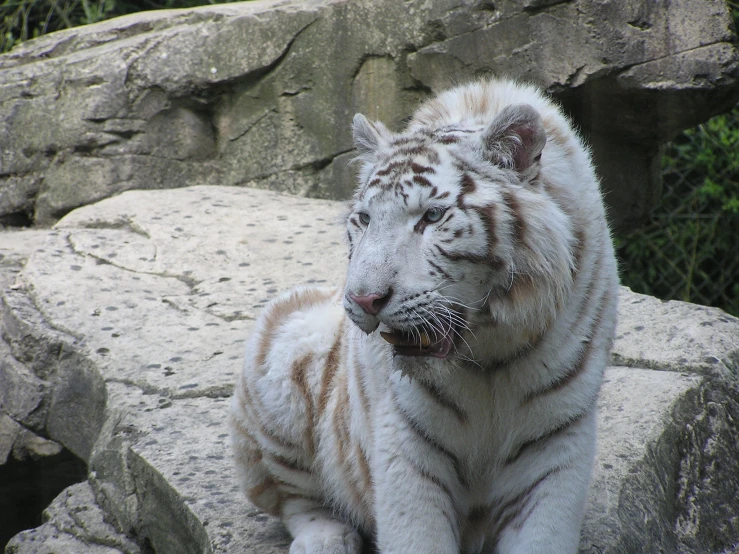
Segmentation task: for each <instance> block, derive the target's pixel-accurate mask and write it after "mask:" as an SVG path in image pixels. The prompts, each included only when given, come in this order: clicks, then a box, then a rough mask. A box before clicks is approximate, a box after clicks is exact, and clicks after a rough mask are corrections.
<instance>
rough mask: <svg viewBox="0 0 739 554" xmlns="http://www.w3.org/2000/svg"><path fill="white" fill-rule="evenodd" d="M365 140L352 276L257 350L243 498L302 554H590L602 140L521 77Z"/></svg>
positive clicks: (242, 384)
mask: <svg viewBox="0 0 739 554" xmlns="http://www.w3.org/2000/svg"><path fill="white" fill-rule="evenodd" d="M354 141H355V145H356V147H357V149H358V151H359V153H360V154H359V158H360V161H361V170H360V176H359V186H358V188H357V192H356V195H355V197H354V201H353V210H352V212H351V214H350V215H349V216H348V218H347V229H348V241H349V249H350V255H349V259H350V261H349V267H348V273H347V278H346V286H345V287H344V290H341V291H337V290H328V289H317V288H301V289H297V290H295V291H292V292H290V293H288V294H285V295H283V296H281V297H280V298H278V299H277V300H275V301H274V302H272V303H271V304H270V305H269V306H268V308H267V309H266V310H265V312H264V314H263V315H262V317H261V318H260V319H259V321H258V322H257V324H256V329H255V332H254V335H253V336H252V337H251V340H250V342H249V346H248V349H247V359H246V365H245V368H244V371H243V375H242V376H241V379H240V381H239V383H238V386H237V388H236V392H235V396H234V398H233V403H232V417H231V431H232V440H233V448H234V452H235V457H236V463H237V470H238V477H239V480H240V483H241V485H242V486H243V489H244V491H245V493H246V495H247V496H248V498H249V499H250V500H251V501H252V502H253V503H254V504H256V505H257V506H258V507H259V508H261V509H262V510H264V511H266V512H268V513H270V514H274V515H277V516H279V517H281V518H282V520H283V522H284V523H285V525H286V526H287V528H288V530H289V531H290V533H291V534H292V536H293V537H294V540H293V543H292V546H291V548H290V552H291V554H349V553H352V554H354V553H359V552H360V550H361V545H362V543H363V542H365V541H370V542H373V543H375V544H376V545H377V549H378V551H379V552H381V553H383V554H390V553H392V554H419V553H424V554H425V553H442V554H457V553H459V552H463V553H478V552H495V553H498V554H512V553H529V554H541V553H565V552H567V553H572V552H576V550H577V547H578V542H579V530H580V525H581V519H582V516H583V509H584V508H583V507H584V503H585V498H586V493H587V488H588V482H589V478H590V472H591V465H592V462H593V456H594V448H595V403H596V397H597V396H598V390H599V388H600V384H601V378H602V373H603V370H604V368H605V366H606V364H607V361H608V359H609V351H610V347H611V344H612V340H613V335H614V327H615V321H616V300H617V291H616V289H617V280H618V278H617V272H616V264H615V261H614V256H613V249H612V245H611V240H610V236H609V231H608V227H607V224H606V220H605V214H604V209H603V204H602V200H601V195H600V192H599V190H598V180H597V178H596V176H595V173H594V170H593V167H592V165H591V162H590V158H589V154H588V151H587V149H586V148H585V147H584V146H583V144H582V142H581V140H580V139H579V138H578V136H577V134H576V133H575V132H574V131H573V130H572V128H571V127H570V125H569V124H568V122H567V120H566V119H565V117H563V115H562V114H561V113H560V112H559V110H558V109H557V107H556V106H555V105H554V104H553V103H552V102H551V101H549V100H548V99H547V98H546V97H544V96H543V95H542V94H541V93H540V92H539V91H537V90H536V89H535V88H533V87H529V86H522V85H519V84H516V83H513V82H508V81H490V82H477V83H473V84H470V85H467V86H462V87H459V88H456V89H453V90H450V91H447V92H445V93H443V94H441V95H439V96H438V97H436V98H435V99H432V100H430V101H428V102H427V103H425V104H424V105H422V106H421V107H420V108H419V109H418V111H417V112H416V114H415V115H414V117H413V119H412V120H411V122H410V124H409V126H408V128H407V129H406V130H405V131H404V132H402V133H400V134H393V133H391V132H390V131H388V130H387V129H386V128H385V127H384V126H383V125H382V124H381V123H370V122H369V121H367V119H365V118H364V117H363V116H362V115H357V116H356V117H355V119H354Z"/></svg>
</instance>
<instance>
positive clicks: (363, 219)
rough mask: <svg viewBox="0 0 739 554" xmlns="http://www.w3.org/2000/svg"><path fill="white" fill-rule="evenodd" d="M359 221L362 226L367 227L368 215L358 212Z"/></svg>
mask: <svg viewBox="0 0 739 554" xmlns="http://www.w3.org/2000/svg"><path fill="white" fill-rule="evenodd" d="M359 221H361V222H362V224H363V225H369V222H370V216H369V214H366V213H364V212H359Z"/></svg>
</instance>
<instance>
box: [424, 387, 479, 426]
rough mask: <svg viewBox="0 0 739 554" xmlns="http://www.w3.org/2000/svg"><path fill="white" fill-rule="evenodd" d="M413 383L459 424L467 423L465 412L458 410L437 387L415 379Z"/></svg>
mask: <svg viewBox="0 0 739 554" xmlns="http://www.w3.org/2000/svg"><path fill="white" fill-rule="evenodd" d="M414 383H415V384H417V385H418V386H419V387H421V389H423V390H424V391H425V392H426V394H427V395H428V396H430V397H431V398H432V399H433V400H434V401H435V402H436V403H437V404H439V405H440V406H442V407H443V408H446V409H447V410H449V411H450V412H452V413H453V414H454V415H455V417H456V418H457V419H458V420H459V422H460V423H462V424H465V423H467V412H465V411H464V410H463V409H462V408H460V407H459V406H458V405H457V404H456V403H455V402H454V401H453V400H452V399H451V398H449V397H448V396H447V395H446V394H445V393H444V391H442V390H441V389H440V388H439V387H437V386H436V385H435V384H433V383H430V382H427V381H423V380H421V379H416V380H415V381H414Z"/></svg>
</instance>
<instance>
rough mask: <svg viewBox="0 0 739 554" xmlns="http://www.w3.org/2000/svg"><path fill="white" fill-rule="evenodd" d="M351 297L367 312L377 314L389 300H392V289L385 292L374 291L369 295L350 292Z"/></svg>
mask: <svg viewBox="0 0 739 554" xmlns="http://www.w3.org/2000/svg"><path fill="white" fill-rule="evenodd" d="M349 298H351V299H352V300H353V301H354V302H356V303H357V305H358V306H359V307H360V308H362V309H363V310H364V311H365V313H368V314H370V315H375V314H377V312H379V311H380V310H381V309H382V308H383V307H384V306H385V304H387V301H388V300H390V291H388V292H386V293H385V294H378V293H376V292H373V293H372V294H368V295H367V296H357V295H356V294H349Z"/></svg>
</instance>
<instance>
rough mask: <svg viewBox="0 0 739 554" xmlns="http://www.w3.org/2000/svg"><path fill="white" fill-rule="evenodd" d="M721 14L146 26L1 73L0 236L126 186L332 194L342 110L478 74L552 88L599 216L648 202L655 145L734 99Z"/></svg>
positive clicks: (441, 8)
mask: <svg viewBox="0 0 739 554" xmlns="http://www.w3.org/2000/svg"><path fill="white" fill-rule="evenodd" d="M738 60H739V56H738V55H737V48H736V35H735V33H734V30H733V28H732V23H731V16H730V13H729V8H728V7H727V5H726V3H725V2H724V0H679V1H671V2H666V1H665V2H657V3H654V2H651V3H650V2H647V3H645V2H642V1H640V0H623V1H619V2H590V1H588V0H555V1H552V0H526V1H524V2H517V1H514V0H501V1H497V2H490V1H488V0H440V1H435V2H425V1H422V0H410V1H406V2H397V1H395V0H351V1H350V0H339V1H336V0H313V1H311V2H305V1H298V0H268V1H264V2H254V3H241V4H227V5H220V6H211V7H206V8H202V9H195V10H182V11H165V12H148V13H141V14H138V15H132V16H129V17H123V18H119V19H115V20H111V21H107V22H103V23H100V24H97V25H92V26H88V27H80V28H76V29H71V30H68V31H63V32H59V33H53V34H51V35H47V36H43V37H41V38H39V39H36V40H32V41H29V42H27V43H24V44H21V45H20V46H18V47H16V48H15V49H14V50H13V51H12V52H11V53H9V54H6V55H4V56H0V137H2V139H0V146H1V147H0V221H6V222H10V221H13V220H16V221H17V220H21V221H23V220H28V221H34V222H36V223H38V224H41V225H48V224H51V223H53V222H54V221H56V220H57V219H58V218H59V217H61V216H62V215H64V214H66V213H67V212H69V211H70V210H71V209H73V208H76V207H78V206H82V205H86V204H89V203H91V202H95V201H97V200H100V199H102V198H107V197H109V196H111V195H114V194H117V193H120V192H122V191H124V190H129V189H161V188H174V187H183V186H190V185H204V184H208V185H212V184H219V185H248V186H253V187H258V188H268V189H273V190H279V191H284V192H290V193H294V194H299V195H304V196H311V197H317V198H330V199H343V198H347V197H348V196H349V195H350V194H351V190H352V179H351V176H350V168H348V167H347V160H348V159H349V158H350V157H351V153H350V150H351V148H352V146H351V141H350V134H349V127H350V126H349V122H350V121H351V117H352V116H353V115H354V113H355V112H358V111H360V112H364V113H365V114H367V115H368V116H369V117H371V118H377V119H381V120H383V121H385V122H388V123H389V124H390V126H391V127H392V128H398V127H399V126H400V124H401V122H402V121H403V119H404V118H405V117H407V115H408V114H409V113H411V111H412V108H413V107H414V106H415V105H416V104H417V103H418V102H419V101H420V100H421V99H422V98H423V97H425V96H426V95H427V94H428V93H429V91H430V90H431V89H437V88H440V87H445V86H448V85H449V84H450V83H452V82H455V81H460V80H467V79H469V78H471V77H473V76H477V75H483V74H488V73H495V74H499V75H506V76H510V77H516V78H521V79H525V80H528V81H532V82H534V83H536V84H538V85H540V86H542V87H544V88H546V89H548V90H549V91H551V92H552V93H553V94H554V95H555V96H556V97H557V98H558V99H559V100H560V101H561V102H562V103H563V105H564V106H565V107H566V108H567V109H568V110H569V111H570V113H571V114H572V116H573V118H574V119H575V121H576V123H577V124H578V125H579V126H580V128H581V129H582V130H583V132H584V133H585V134H586V135H587V137H588V138H589V140H590V141H591V142H592V145H593V149H594V153H595V156H596V159H597V165H598V167H599V170H600V172H601V174H602V176H603V180H604V186H605V190H606V193H607V201H608V203H609V205H610V214H611V216H612V218H613V220H614V222H615V223H616V225H617V226H622V227H629V226H632V225H634V224H635V223H637V222H638V221H639V220H641V219H642V218H643V217H644V216H645V214H647V213H648V210H649V208H650V206H651V205H652V203H653V201H654V199H655V197H656V196H657V195H658V194H659V189H660V182H661V181H660V175H659V171H658V165H659V156H658V153H659V145H660V144H661V143H663V142H665V141H668V140H669V139H671V138H672V137H673V136H674V135H675V134H676V133H677V132H678V131H679V130H681V129H683V128H686V127H689V126H692V125H695V124H696V123H698V122H701V121H704V120H706V119H707V118H708V117H710V116H711V115H714V114H717V113H720V112H723V111H726V110H727V109H728V108H729V107H730V106H732V105H733V104H734V103H736V101H737V100H739V83H738V82H737V75H738V74H739V73H738V72H739V64H738V63H737V61H738Z"/></svg>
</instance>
